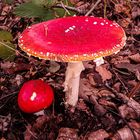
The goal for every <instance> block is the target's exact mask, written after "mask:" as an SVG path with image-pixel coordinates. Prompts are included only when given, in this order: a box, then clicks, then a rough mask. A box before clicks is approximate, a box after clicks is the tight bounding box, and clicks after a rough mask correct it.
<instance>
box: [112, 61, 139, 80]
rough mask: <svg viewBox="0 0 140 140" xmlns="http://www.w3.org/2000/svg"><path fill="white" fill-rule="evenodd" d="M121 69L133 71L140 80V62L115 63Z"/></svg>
mask: <svg viewBox="0 0 140 140" xmlns="http://www.w3.org/2000/svg"><path fill="white" fill-rule="evenodd" d="M115 67H116V68H119V69H127V70H128V71H130V72H133V73H134V74H135V75H136V77H137V79H138V80H140V64H130V63H120V64H116V65H115Z"/></svg>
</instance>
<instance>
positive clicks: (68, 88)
mask: <svg viewBox="0 0 140 140" xmlns="http://www.w3.org/2000/svg"><path fill="white" fill-rule="evenodd" d="M84 69H85V68H84V66H83V63H82V62H81V61H80V62H69V63H68V67H67V70H66V77H65V82H64V91H65V92H66V95H65V97H66V104H68V105H71V106H75V105H76V104H77V101H78V93H79V82H80V74H81V72H82V71H83V70H84Z"/></svg>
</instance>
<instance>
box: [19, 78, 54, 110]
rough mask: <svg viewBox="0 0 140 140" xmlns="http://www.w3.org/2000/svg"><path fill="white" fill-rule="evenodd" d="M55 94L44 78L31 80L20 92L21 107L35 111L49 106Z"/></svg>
mask: <svg viewBox="0 0 140 140" xmlns="http://www.w3.org/2000/svg"><path fill="white" fill-rule="evenodd" d="M53 98H54V94H53V91H52V89H51V87H50V86H49V85H48V84H47V83H45V82H44V81H42V80H30V81H28V82H26V83H24V84H23V86H22V88H21V90H20V92H19V94H18V105H19V108H20V109H21V110H22V111H24V112H26V113H34V112H38V111H41V110H43V109H45V108H47V107H49V106H50V105H51V103H52V101H53Z"/></svg>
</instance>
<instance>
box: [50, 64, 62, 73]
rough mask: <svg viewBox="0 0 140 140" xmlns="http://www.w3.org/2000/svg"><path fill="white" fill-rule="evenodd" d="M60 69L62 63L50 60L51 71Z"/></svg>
mask: <svg viewBox="0 0 140 140" xmlns="http://www.w3.org/2000/svg"><path fill="white" fill-rule="evenodd" d="M59 69H60V65H59V64H58V63H57V62H55V61H50V67H49V72H52V73H55V72H57V71H58V70H59Z"/></svg>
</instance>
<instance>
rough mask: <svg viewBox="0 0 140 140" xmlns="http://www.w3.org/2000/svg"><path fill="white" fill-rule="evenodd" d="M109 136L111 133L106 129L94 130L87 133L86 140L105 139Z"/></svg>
mask: <svg viewBox="0 0 140 140" xmlns="http://www.w3.org/2000/svg"><path fill="white" fill-rule="evenodd" d="M108 137H109V134H108V133H107V132H106V131H105V130H103V129H99V130H97V131H93V132H90V133H88V134H86V136H85V138H84V140H104V139H105V138H108Z"/></svg>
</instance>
